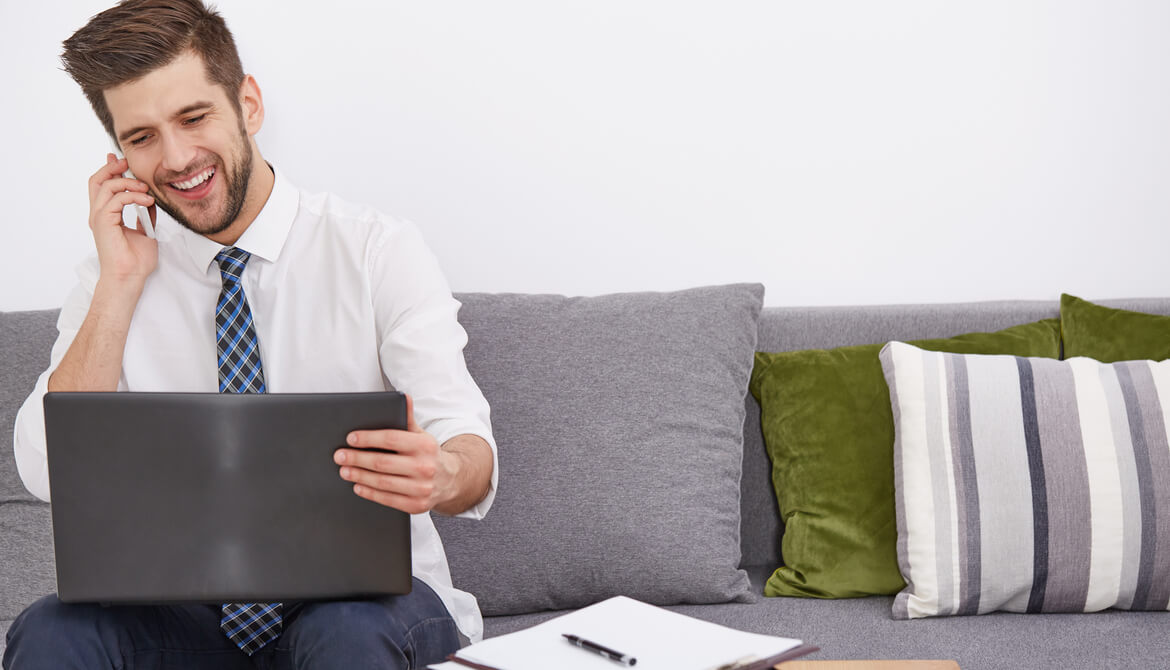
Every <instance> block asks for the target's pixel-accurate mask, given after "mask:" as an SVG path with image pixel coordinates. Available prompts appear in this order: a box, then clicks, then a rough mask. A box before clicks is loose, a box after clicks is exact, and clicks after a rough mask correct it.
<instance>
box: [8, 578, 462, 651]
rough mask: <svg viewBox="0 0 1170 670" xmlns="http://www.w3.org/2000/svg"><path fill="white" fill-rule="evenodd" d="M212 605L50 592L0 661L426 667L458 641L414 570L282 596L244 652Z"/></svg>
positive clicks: (28, 614) (26, 615) (15, 630)
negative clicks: (395, 586)
mask: <svg viewBox="0 0 1170 670" xmlns="http://www.w3.org/2000/svg"><path fill="white" fill-rule="evenodd" d="M219 619H220V608H219V607H218V606H212V605H164V606H132V605H119V606H113V607H103V606H101V605H91V604H73V605H68V604H65V603H62V602H61V601H60V600H58V599H57V596H55V595H51V596H46V597H44V598H41V599H40V600H38V601H37V602H35V603H33V604H32V605H30V606H29V607H28V609H26V610H25V611H24V612H22V613H21V615H20V616H19V617H17V619H16V621H15V622H13V624H12V627H11V628H10V629H9V630H8V648H7V649H6V650H5V652H4V663H3V667H4V670H40V669H41V668H45V669H46V670H47V669H49V668H52V669H54V670H64V669H66V668H78V669H80V668H85V669H87V670H88V669H91V668H117V669H118V670H121V669H123V668H126V669H129V668H150V669H156V668H157V669H159V670H161V669H163V668H167V669H169V668H179V669H194V668H224V669H227V670H235V669H237V668H238V669H240V670H245V669H247V670H253V669H254V668H271V669H277V668H279V669H281V670H284V669H292V668H297V669H298V670H304V669H307V668H314V669H316V668H401V669H403V670H406V669H407V668H424V667H426V666H427V664H429V663H436V662H439V661H441V660H443V658H445V657H446V656H447V654H449V653H451V652H453V651H455V650H456V649H458V648H459V634H458V631H457V629H456V627H455V622H454V621H453V620H452V619H451V615H450V614H448V613H447V610H446V608H445V607H443V602H442V601H441V600H439V597H438V596H437V595H435V592H434V591H432V590H431V589H430V587H428V586H427V585H426V584H423V583H422V582H421V581H419V580H418V579H415V580H414V586H413V590H412V591H411V592H410V593H409V594H407V595H401V596H389V597H386V598H380V599H374V600H341V601H330V602H306V603H290V604H287V605H286V614H285V617H284V624H283V630H282V632H281V635H280V637H278V638H276V639H275V640H273V641H271V642H269V643H268V644H267V645H265V646H264V647H263V648H261V649H260V650H259V651H257V652H256V653H255V654H254V655H253V656H252V657H251V658H249V657H248V656H247V655H245V654H244V652H242V651H240V650H239V648H237V647H236V645H235V644H233V643H232V642H231V640H228V639H227V637H226V636H225V635H224V634H223V631H221V630H220V629H219Z"/></svg>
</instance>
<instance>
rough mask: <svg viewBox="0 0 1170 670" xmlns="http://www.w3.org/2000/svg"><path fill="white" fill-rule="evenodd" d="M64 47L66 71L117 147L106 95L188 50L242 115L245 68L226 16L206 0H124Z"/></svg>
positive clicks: (92, 22) (103, 13)
mask: <svg viewBox="0 0 1170 670" xmlns="http://www.w3.org/2000/svg"><path fill="white" fill-rule="evenodd" d="M64 45H65V51H64V52H63V53H62V54H61V62H62V64H64V66H65V71H66V72H68V73H69V76H71V77H73V80H74V81H76V82H77V83H78V84H79V85H80V86H81V90H82V92H83V93H85V97H86V98H89V104H90V105H91V106H92V107H93V111H94V113H95V114H97V117H98V120H99V121H101V122H102V126H104V127H105V129H106V132H107V133H109V134H110V137H112V138H114V141H115V142H117V137H116V136H115V135H114V119H113V117H111V116H110V109H109V107H107V106H106V98H105V96H104V95H103V91H104V90H105V89H107V88H112V87H114V86H119V85H121V84H125V83H127V82H131V81H134V80H135V79H140V78H142V77H144V76H146V75H147V74H149V73H150V72H152V71H154V70H157V69H158V68H160V67H163V66H164V65H168V64H169V63H171V62H172V61H173V60H175V59H176V58H178V57H179V55H181V54H183V53H185V52H187V51H194V52H195V53H197V54H199V56H200V57H201V58H202V59H203V64H204V67H206V68H207V76H208V78H209V79H210V80H211V81H212V82H213V83H216V84H219V85H220V86H222V87H223V90H224V92H225V93H227V97H228V100H230V101H231V102H232V105H233V106H234V107H235V109H236V114H239V113H240V100H239V91H240V85H241V84H242V83H243V81H244V68H243V66H242V65H241V64H240V55H239V53H238V52H237V51H236V42H235V40H234V39H232V33H231V31H230V30H228V27H227V24H226V23H224V20H223V17H222V16H220V15H219V13H218V12H216V11H215V8H214V7H207V6H204V4H203V0H122V2H119V3H118V4H117V5H115V6H114V7H111V8H110V9H107V10H106V11H104V12H102V13H100V14H98V15H97V16H94V17H93V18H91V19H90V20H89V23H87V24H85V26H83V27H82V28H81V29H80V30H78V31H77V32H76V33H73V36H72V37H70V38H69V39H67V40H65V42H64Z"/></svg>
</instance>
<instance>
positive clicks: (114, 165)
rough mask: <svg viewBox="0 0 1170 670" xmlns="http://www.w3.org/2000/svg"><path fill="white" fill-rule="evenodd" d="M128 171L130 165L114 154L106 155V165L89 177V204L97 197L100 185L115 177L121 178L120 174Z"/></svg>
mask: <svg viewBox="0 0 1170 670" xmlns="http://www.w3.org/2000/svg"><path fill="white" fill-rule="evenodd" d="M128 169H130V164H129V163H127V162H126V159H125V158H118V157H116V156H114V154H106V164H105V165H103V166H101V168H99V169H98V171H97V172H95V173H93V174H92V175H90V177H89V199H90V202H92V201H93V199H94V198H95V197H97V193H98V188H100V187H101V185H102V184H104V183H106V182H107V181H109V180H111V179H114V178H115V177H121V176H122V173H123V172H125V171H126V170H128Z"/></svg>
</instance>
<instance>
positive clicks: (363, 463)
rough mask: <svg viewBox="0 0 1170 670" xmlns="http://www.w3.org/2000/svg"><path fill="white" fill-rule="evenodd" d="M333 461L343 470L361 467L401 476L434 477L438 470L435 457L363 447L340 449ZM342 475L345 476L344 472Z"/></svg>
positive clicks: (361, 468)
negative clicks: (367, 449) (386, 451)
mask: <svg viewBox="0 0 1170 670" xmlns="http://www.w3.org/2000/svg"><path fill="white" fill-rule="evenodd" d="M333 461H334V462H335V463H337V464H338V465H340V466H342V470H343V471H344V470H347V469H355V470H356V469H360V470H367V471H370V472H376V473H380V474H388V475H395V476H400V477H401V476H405V477H418V478H423V479H433V478H434V476H435V470H436V459H435V458H427V457H426V456H419V455H415V454H402V453H395V454H388V453H385V452H381V451H365V450H362V449H338V450H337V451H336V452H335V453H334V455H333ZM342 477H345V473H344V472H343V473H342ZM345 478H346V479H349V478H348V477H345Z"/></svg>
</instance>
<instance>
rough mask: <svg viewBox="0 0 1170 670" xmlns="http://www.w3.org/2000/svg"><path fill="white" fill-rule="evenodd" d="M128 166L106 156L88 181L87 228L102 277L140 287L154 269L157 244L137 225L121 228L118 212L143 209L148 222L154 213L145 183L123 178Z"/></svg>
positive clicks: (113, 157)
mask: <svg viewBox="0 0 1170 670" xmlns="http://www.w3.org/2000/svg"><path fill="white" fill-rule="evenodd" d="M128 167H129V166H128V164H127V162H126V159H124V158H118V157H117V156H115V155H114V154H112V153H111V154H106V164H105V165H104V166H102V168H101V169H100V170H98V171H97V172H95V173H94V174H93V176H92V177H90V178H89V228H90V230H91V231H92V232H93V239H94V243H95V244H96V246H97V253H98V261H99V263H100V264H101V275H102V278H103V279H110V280H114V281H116V282H119V283H121V282H126V281H129V282H133V283H135V284H137V286H138V287H139V288H141V285H142V284H143V283H145V282H146V278H147V277H148V276H150V273H152V272H154V269H155V267H157V266H158V242H156V241H155V240H153V239H151V238H149V237H147V235H146V231H145V230H143V227H142V226H141V225H139V227H138V228H137V229H135V228H129V227H127V226H126V225H124V223H123V221H122V209H123V208H125V207H127V206H129V205H141V206H143V207H147V208H148V210H149V212H150V219H151V222H152V223H153V222H154V221H155V220H156V214H155V207H154V198H153V197H152V196H151V195H150V194H148V193H147V187H146V184H144V183H143V182H141V181H138V180H137V179H133V178H130V177H125V176H123V173H125V172H126V170H127V169H128Z"/></svg>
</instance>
